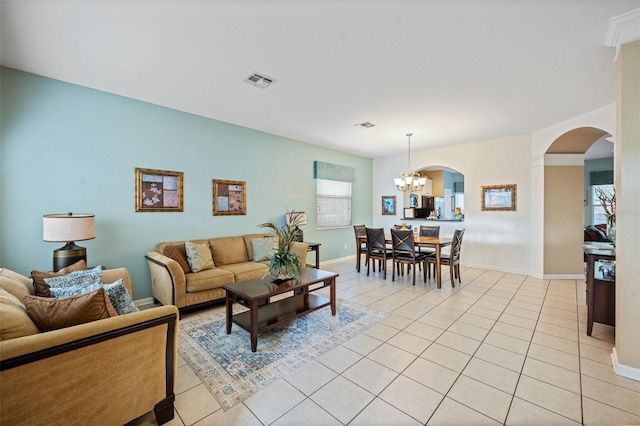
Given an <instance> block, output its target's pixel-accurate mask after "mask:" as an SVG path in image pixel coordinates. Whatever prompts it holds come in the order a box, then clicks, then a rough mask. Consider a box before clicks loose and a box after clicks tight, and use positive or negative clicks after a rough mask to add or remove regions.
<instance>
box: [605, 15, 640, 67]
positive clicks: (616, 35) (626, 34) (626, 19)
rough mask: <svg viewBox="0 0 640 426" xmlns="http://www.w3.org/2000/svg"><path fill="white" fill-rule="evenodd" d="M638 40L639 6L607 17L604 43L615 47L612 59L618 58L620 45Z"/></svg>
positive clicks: (639, 24) (639, 29)
mask: <svg viewBox="0 0 640 426" xmlns="http://www.w3.org/2000/svg"><path fill="white" fill-rule="evenodd" d="M636 40H640V8H638V9H634V10H630V11H629V12H626V13H623V14H621V15H618V16H614V17H613V18H609V27H608V28H607V34H606V35H605V38H604V45H605V46H608V47H615V48H616V56H615V59H614V61H616V60H617V59H618V53H619V52H620V46H621V45H623V44H625V43H630V42H632V41H636Z"/></svg>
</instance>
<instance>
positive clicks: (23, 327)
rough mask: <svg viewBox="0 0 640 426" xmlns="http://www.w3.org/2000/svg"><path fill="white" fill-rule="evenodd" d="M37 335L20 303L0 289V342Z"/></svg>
mask: <svg viewBox="0 0 640 426" xmlns="http://www.w3.org/2000/svg"><path fill="white" fill-rule="evenodd" d="M32 334H38V327H36V325H35V324H34V322H33V321H32V320H31V318H29V315H28V314H27V309H26V308H25V307H24V305H23V304H22V302H20V300H18V298H17V297H15V296H14V295H13V294H11V293H9V292H8V291H7V290H5V289H3V288H0V340H9V339H14V338H16V337H22V336H30V335H32Z"/></svg>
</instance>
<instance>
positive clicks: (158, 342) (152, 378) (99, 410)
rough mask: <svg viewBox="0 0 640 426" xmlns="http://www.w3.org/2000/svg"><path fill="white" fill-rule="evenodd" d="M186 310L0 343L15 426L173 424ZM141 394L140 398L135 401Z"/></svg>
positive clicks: (7, 415)
mask: <svg viewBox="0 0 640 426" xmlns="http://www.w3.org/2000/svg"><path fill="white" fill-rule="evenodd" d="M177 333H178V311H177V309H176V308H175V307H173V306H162V307H158V308H153V309H149V310H146V311H141V312H136V313H132V314H127V315H120V316H117V317H112V318H108V319H104V320H99V321H94V322H90V323H86V324H81V325H77V326H73V327H67V328H63V329H60V330H55V331H50V332H45V333H40V334H36V335H31V336H25V337H19V338H15V339H11V340H4V341H0V375H1V378H0V381H1V382H2V386H0V399H1V400H2V404H0V418H2V420H3V423H4V422H5V421H6V422H7V424H29V425H40V424H42V425H44V424H61V423H66V424H81V423H100V424H114V425H121V424H125V423H127V422H129V421H131V420H133V419H135V418H137V417H140V416H142V415H144V414H146V413H148V412H149V411H151V410H155V411H156V418H157V420H158V422H159V423H164V422H166V421H168V420H170V419H171V418H173V401H174V399H175V396H174V386H175V378H176V371H177V358H176V357H177ZM132 389H135V398H132V393H131V392H132Z"/></svg>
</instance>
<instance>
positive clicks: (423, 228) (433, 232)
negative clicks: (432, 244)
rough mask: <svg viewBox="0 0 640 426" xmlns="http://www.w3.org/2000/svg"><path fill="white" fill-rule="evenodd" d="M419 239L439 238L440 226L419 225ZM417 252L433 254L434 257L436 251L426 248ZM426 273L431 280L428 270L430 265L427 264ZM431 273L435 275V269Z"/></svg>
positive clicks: (421, 248) (429, 270)
mask: <svg viewBox="0 0 640 426" xmlns="http://www.w3.org/2000/svg"><path fill="white" fill-rule="evenodd" d="M419 234H420V236H421V237H439V236H440V226H436V225H420V232H419ZM418 250H419V251H420V252H421V253H426V254H433V255H435V252H436V250H435V249H433V248H428V247H419V248H418ZM426 265H427V269H428V271H427V273H428V274H429V278H431V268H430V266H429V265H430V264H429V263H427V264H426ZM433 273H434V274H435V267H434V270H433Z"/></svg>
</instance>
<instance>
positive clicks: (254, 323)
mask: <svg viewBox="0 0 640 426" xmlns="http://www.w3.org/2000/svg"><path fill="white" fill-rule="evenodd" d="M249 328H250V329H251V352H255V351H257V350H258V303H257V302H254V303H252V304H251V327H249Z"/></svg>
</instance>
